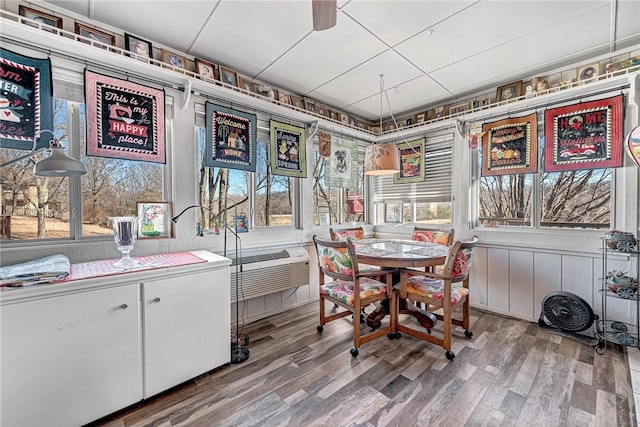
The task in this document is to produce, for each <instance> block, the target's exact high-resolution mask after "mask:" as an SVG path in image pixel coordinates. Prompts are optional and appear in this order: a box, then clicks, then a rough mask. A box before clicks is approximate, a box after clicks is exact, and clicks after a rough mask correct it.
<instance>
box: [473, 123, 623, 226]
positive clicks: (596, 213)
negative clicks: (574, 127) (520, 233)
mask: <svg viewBox="0 0 640 427" xmlns="http://www.w3.org/2000/svg"><path fill="white" fill-rule="evenodd" d="M538 123H539V124H540V125H539V129H538V135H543V134H544V129H543V128H544V118H543V117H540V116H539V117H538ZM477 151H478V153H477V160H478V162H477V167H474V170H475V174H476V176H477V177H480V178H479V180H478V183H479V189H478V198H477V206H478V208H477V212H478V215H477V221H476V225H477V226H484V227H495V226H521V227H522V226H526V227H536V228H537V227H539V228H549V227H553V228H558V227H561V228H585V229H588V228H610V223H611V203H612V200H611V194H612V193H611V182H612V181H611V179H612V170H611V169H589V170H578V171H567V172H551V173H545V172H542V171H541V172H538V173H537V174H527V175H522V174H520V175H502V176H486V177H481V176H480V170H481V157H480V156H481V149H478V150H477ZM542 151H543V148H542V147H539V153H538V158H542ZM541 168H542V167H541Z"/></svg>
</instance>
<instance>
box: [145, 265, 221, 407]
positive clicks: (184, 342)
mask: <svg viewBox="0 0 640 427" xmlns="http://www.w3.org/2000/svg"><path fill="white" fill-rule="evenodd" d="M142 287H143V291H142V292H143V305H142V307H143V317H144V322H143V341H144V373H145V386H144V397H145V398H147V397H150V396H153V395H154V394H157V393H160V392H161V391H164V390H166V389H168V388H170V387H173V386H175V385H177V384H180V383H183V382H185V381H187V380H189V379H191V378H194V377H196V376H198V375H200V374H203V373H205V372H207V371H210V370H212V369H214V368H216V367H218V366H220V365H223V364H225V363H228V362H229V361H230V359H231V341H230V320H231V319H230V294H229V268H228V267H227V268H222V269H217V270H210V271H205V272H199V273H194V274H186V275H183V276H179V277H172V278H168V279H162V280H154V281H151V282H145V283H143V285H142Z"/></svg>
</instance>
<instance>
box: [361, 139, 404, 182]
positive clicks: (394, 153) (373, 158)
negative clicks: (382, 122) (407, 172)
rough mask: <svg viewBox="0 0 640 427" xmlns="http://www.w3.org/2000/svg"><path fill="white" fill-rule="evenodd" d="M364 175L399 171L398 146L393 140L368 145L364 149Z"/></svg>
mask: <svg viewBox="0 0 640 427" xmlns="http://www.w3.org/2000/svg"><path fill="white" fill-rule="evenodd" d="M364 173H365V174H366V175H391V174H394V173H400V157H399V155H398V147H397V146H396V144H394V143H393V142H388V143H386V144H376V145H368V146H367V148H365V150H364Z"/></svg>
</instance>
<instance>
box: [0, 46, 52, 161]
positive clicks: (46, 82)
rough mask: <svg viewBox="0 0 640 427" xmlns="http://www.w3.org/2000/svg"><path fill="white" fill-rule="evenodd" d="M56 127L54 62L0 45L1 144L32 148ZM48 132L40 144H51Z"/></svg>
mask: <svg viewBox="0 0 640 427" xmlns="http://www.w3.org/2000/svg"><path fill="white" fill-rule="evenodd" d="M43 130H50V131H53V92H52V87H51V62H50V61H49V59H35V58H29V57H26V56H22V55H18V54H17V53H13V52H10V51H8V50H5V49H0V147H4V148H15V149H18V150H31V149H33V141H34V139H36V138H38V136H39V134H40V132H41V131H43ZM50 139H51V135H50V134H49V133H48V132H47V133H45V134H43V135H42V138H40V139H38V141H37V148H40V147H49V140H50Z"/></svg>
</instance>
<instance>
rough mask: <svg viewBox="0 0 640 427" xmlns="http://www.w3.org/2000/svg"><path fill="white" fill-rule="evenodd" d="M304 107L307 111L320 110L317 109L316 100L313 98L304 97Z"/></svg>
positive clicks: (314, 111)
mask: <svg viewBox="0 0 640 427" xmlns="http://www.w3.org/2000/svg"><path fill="white" fill-rule="evenodd" d="M304 108H305V110H307V111H311V112H312V113H317V112H318V111H317V110H316V101H314V100H313V99H311V98H305V99H304Z"/></svg>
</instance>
